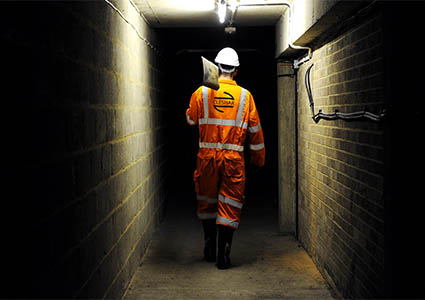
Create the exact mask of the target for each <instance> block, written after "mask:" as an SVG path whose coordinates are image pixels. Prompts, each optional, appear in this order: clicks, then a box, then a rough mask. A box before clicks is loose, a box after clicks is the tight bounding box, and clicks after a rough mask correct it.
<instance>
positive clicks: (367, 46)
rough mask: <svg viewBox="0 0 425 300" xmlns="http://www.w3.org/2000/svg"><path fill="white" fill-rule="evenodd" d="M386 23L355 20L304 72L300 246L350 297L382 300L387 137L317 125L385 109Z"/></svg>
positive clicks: (365, 124) (365, 127)
mask: <svg viewBox="0 0 425 300" xmlns="http://www.w3.org/2000/svg"><path fill="white" fill-rule="evenodd" d="M381 22H382V17H381V14H380V13H374V15H373V16H368V17H367V18H364V19H363V20H362V21H357V23H356V24H354V25H353V26H352V27H351V29H349V30H346V31H345V32H343V33H340V34H339V35H337V36H336V37H334V38H332V39H331V40H330V41H329V42H326V43H325V44H324V45H323V46H321V47H320V48H318V49H317V50H315V51H314V53H313V59H312V60H311V61H310V62H308V63H307V64H305V65H303V66H302V67H301V68H300V70H299V72H298V112H299V118H298V132H299V136H298V159H299V166H298V172H299V178H298V180H299V189H298V197H299V198H298V199H299V200H298V201H299V203H298V217H299V239H300V241H301V243H302V244H303V246H304V247H305V248H306V249H307V251H308V252H309V254H310V255H311V256H312V258H313V260H314V261H315V263H316V264H317V265H318V267H319V269H320V271H321V272H322V274H323V275H324V276H325V277H326V278H327V279H328V281H329V282H331V283H332V284H333V285H334V287H335V288H336V289H337V290H338V291H339V292H340V293H341V294H342V295H343V297H345V298H374V297H379V296H382V295H383V293H384V291H383V287H384V284H383V278H384V203H383V184H384V179H385V178H384V175H383V174H384V151H385V150H386V148H385V142H384V141H385V139H384V130H383V126H382V125H381V124H376V123H373V122H371V121H350V122H347V121H343V120H335V121H326V120H321V121H320V122H319V123H318V124H316V123H314V121H313V120H312V118H311V112H310V107H309V100H308V97H307V93H306V89H305V83H304V75H305V73H306V69H307V68H308V67H309V66H310V65H311V64H314V67H313V69H312V72H311V85H312V90H313V97H314V103H315V110H316V113H317V112H318V110H319V109H322V110H323V112H325V113H328V112H329V113H331V112H333V111H334V110H335V109H338V110H339V111H340V112H355V111H359V110H363V108H364V107H365V106H367V108H368V110H369V111H371V112H374V113H378V112H379V111H380V109H381V108H382V106H383V102H384V96H383V95H384V75H383V67H384V66H383V46H382V45H383V40H382V37H383V33H382V24H381Z"/></svg>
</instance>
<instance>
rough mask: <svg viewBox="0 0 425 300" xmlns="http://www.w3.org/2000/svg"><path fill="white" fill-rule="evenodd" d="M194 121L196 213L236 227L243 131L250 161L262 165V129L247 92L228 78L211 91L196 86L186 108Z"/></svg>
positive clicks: (242, 188) (242, 180)
mask: <svg viewBox="0 0 425 300" xmlns="http://www.w3.org/2000/svg"><path fill="white" fill-rule="evenodd" d="M186 119H187V122H188V123H189V124H190V125H196V124H198V127H199V152H198V157H197V168H196V170H195V173H194V176H193V177H194V182H195V191H196V195H197V200H198V208H197V214H198V217H199V219H201V220H206V219H216V224H220V225H225V226H229V227H232V228H233V229H237V228H238V226H239V223H240V216H241V209H242V206H243V204H244V192H245V160H244V154H243V151H244V144H245V138H246V135H247V133H248V137H249V148H250V151H251V152H250V155H251V163H252V164H254V165H257V166H263V165H264V160H265V147H264V137H263V130H262V128H261V124H260V118H259V116H258V112H257V109H256V107H255V103H254V99H253V97H252V95H251V93H250V92H249V91H248V90H246V89H244V88H242V87H240V86H238V85H237V84H236V82H235V81H233V80H220V88H219V89H218V90H217V91H215V90H212V89H209V88H207V87H205V86H201V87H200V88H198V89H197V90H196V91H195V92H194V93H193V94H192V97H191V99H190V105H189V108H188V109H187V111H186Z"/></svg>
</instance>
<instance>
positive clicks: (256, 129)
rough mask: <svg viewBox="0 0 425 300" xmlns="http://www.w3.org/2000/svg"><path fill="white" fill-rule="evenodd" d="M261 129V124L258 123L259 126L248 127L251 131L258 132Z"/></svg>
mask: <svg viewBox="0 0 425 300" xmlns="http://www.w3.org/2000/svg"><path fill="white" fill-rule="evenodd" d="M260 129H261V124H260V123H258V125H257V126H252V127H248V131H249V132H251V133H254V132H257V131H259V130H260Z"/></svg>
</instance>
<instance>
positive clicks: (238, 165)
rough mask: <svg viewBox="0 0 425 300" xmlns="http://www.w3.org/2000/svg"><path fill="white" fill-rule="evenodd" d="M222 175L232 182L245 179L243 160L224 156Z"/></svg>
mask: <svg viewBox="0 0 425 300" xmlns="http://www.w3.org/2000/svg"><path fill="white" fill-rule="evenodd" d="M224 175H225V176H226V177H228V178H229V179H230V180H231V181H232V182H240V181H245V161H244V160H243V159H229V158H225V164H224Z"/></svg>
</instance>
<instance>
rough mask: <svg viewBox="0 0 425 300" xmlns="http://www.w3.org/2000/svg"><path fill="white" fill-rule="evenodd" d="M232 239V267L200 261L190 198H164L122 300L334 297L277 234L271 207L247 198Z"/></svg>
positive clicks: (299, 252) (291, 242) (290, 242)
mask: <svg viewBox="0 0 425 300" xmlns="http://www.w3.org/2000/svg"><path fill="white" fill-rule="evenodd" d="M247 201H248V203H247V204H246V205H245V206H244V208H243V211H242V221H241V225H240V227H239V230H238V231H236V232H235V234H234V237H233V245H232V252H231V259H232V264H233V267H232V268H231V269H228V270H218V269H217V268H216V266H215V264H214V263H208V262H206V261H203V259H202V255H203V254H202V251H203V233H202V227H201V224H200V222H199V221H198V220H197V218H196V216H195V212H194V210H195V206H196V203H195V200H194V196H193V195H183V194H181V195H179V196H174V197H173V199H170V201H169V204H168V207H167V212H166V216H165V220H164V222H163V223H162V224H161V227H160V229H159V231H158V232H157V234H156V235H155V237H154V239H153V241H152V243H151V245H150V248H149V250H148V251H147V253H146V255H145V257H144V259H143V261H142V264H141V266H140V267H139V268H138V270H137V272H136V274H135V276H134V278H133V280H132V282H131V284H130V286H129V288H128V290H127V293H126V295H125V298H126V299H152V300H153V299H185V300H189V299H239V300H244V299H334V298H333V296H332V293H331V291H330V290H329V288H328V286H327V284H326V283H325V281H324V279H323V278H322V276H321V275H320V273H319V272H318V270H317V268H316V266H315V265H314V264H313V262H312V260H311V259H310V257H309V256H308V255H307V254H306V252H305V251H304V250H303V248H301V247H299V246H298V242H297V240H296V239H295V238H294V237H292V236H283V235H280V234H279V233H278V232H277V229H276V228H277V216H276V210H274V209H273V205H272V204H271V203H269V204H268V205H264V204H262V199H261V197H251V198H248V199H247Z"/></svg>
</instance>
